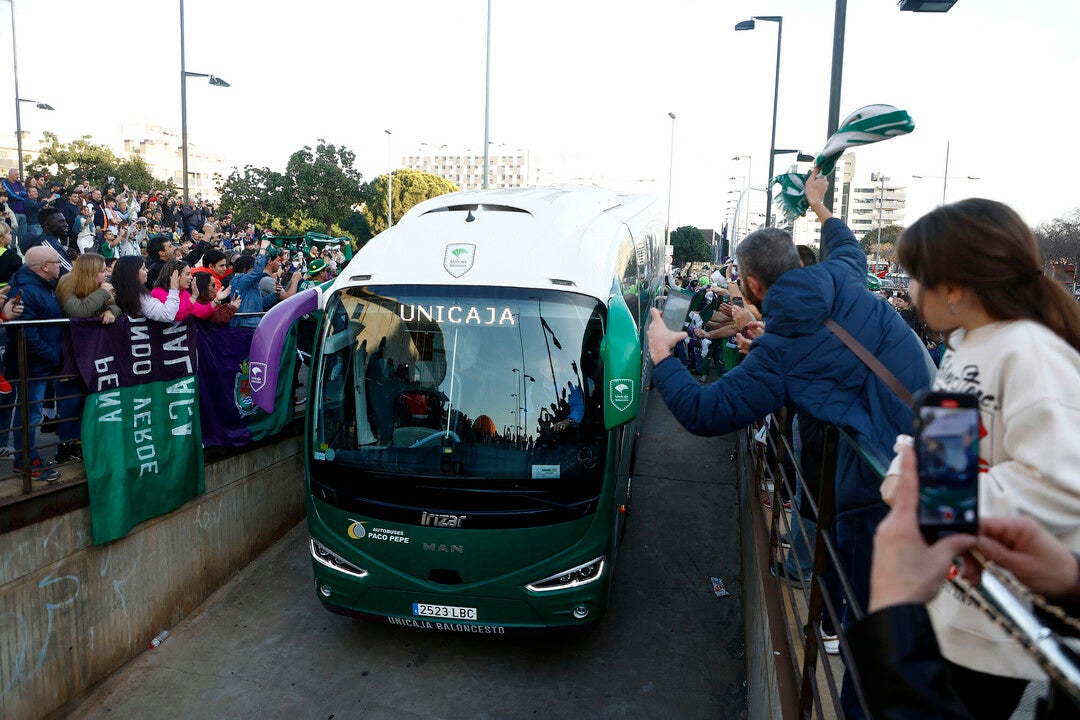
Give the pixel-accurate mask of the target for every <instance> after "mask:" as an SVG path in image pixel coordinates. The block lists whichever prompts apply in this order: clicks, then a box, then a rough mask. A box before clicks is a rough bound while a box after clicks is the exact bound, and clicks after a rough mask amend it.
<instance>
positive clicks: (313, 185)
mask: <svg viewBox="0 0 1080 720" xmlns="http://www.w3.org/2000/svg"><path fill="white" fill-rule="evenodd" d="M354 162H356V153H354V152H353V151H351V150H349V149H348V148H346V147H345V146H344V145H342V146H341V147H340V148H339V147H335V146H334V145H328V144H327V143H326V141H325V140H322V139H320V140H319V142H318V144H317V145H316V146H315V151H314V152H312V150H311V148H310V147H309V146H306V145H305V146H304V148H303V149H302V150H297V151H296V152H294V153H293V154H292V156H291V157H290V158H289V162H288V163H286V165H285V178H286V188H287V192H288V194H289V195H290V196H291V197H290V198H288V199H290V200H291V201H292V203H293V205H294V207H293V208H291V209H292V210H293V212H292V213H289V215H290V216H297V215H299V216H300V217H308V218H312V219H314V220H317V221H318V222H320V223H321V224H322V226H323V228H324V229H323V232H325V233H327V234H330V233H331V229H332V227H331V226H332V225H334V224H335V223H343V222H345V221H346V220H347V219H349V216H350V215H351V214H352V212H353V206H354V205H359V203H360V200H361V193H360V183H361V180H362V179H363V175H361V174H360V171H359V170H357V169H356V168H354V167H353V163H354ZM282 199H283V200H285V198H282Z"/></svg>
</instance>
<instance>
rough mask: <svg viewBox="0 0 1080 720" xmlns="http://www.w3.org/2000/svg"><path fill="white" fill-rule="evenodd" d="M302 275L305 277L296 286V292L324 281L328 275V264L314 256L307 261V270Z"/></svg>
mask: <svg viewBox="0 0 1080 720" xmlns="http://www.w3.org/2000/svg"><path fill="white" fill-rule="evenodd" d="M304 275H305V276H306V277H305V278H304V280H303V281H302V282H301V283H300V285H299V286H298V287H297V292H302V291H304V290H307V289H309V288H313V287H315V286H316V285H321V284H322V283H324V282H326V281H327V280H328V279H329V277H330V266H329V265H327V264H326V261H325V260H323V259H322V258H315V259H314V260H312V261H311V262H310V263H308V267H307V272H306V273H304Z"/></svg>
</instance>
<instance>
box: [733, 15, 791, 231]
mask: <svg viewBox="0 0 1080 720" xmlns="http://www.w3.org/2000/svg"><path fill="white" fill-rule="evenodd" d="M755 20H765V21H767V22H774V23H776V80H775V82H774V83H773V99H772V136H771V138H770V140H769V177H768V178H766V180H765V226H766V227H768V226H770V225H772V178H773V160H774V158H775V154H776V102H777V100H778V99H779V97H780V40H781V36H782V35H783V32H784V18H783V17H781V16H779V15H755V16H754V17H753V18H752V19H750V20H744V21H742V22H741V23H739V24H737V25H736V26H735V29H736V30H753V29H754V21H755Z"/></svg>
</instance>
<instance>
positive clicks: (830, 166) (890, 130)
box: [770, 105, 915, 222]
mask: <svg viewBox="0 0 1080 720" xmlns="http://www.w3.org/2000/svg"><path fill="white" fill-rule="evenodd" d="M914 129H915V122H914V121H913V120H912V119H911V116H910V115H908V114H907V112H905V111H903V110H899V109H897V108H895V107H893V106H892V105H867V106H866V107H862V108H859V109H858V110H856V111H855V112H853V113H851V114H850V115H848V116H847V117H846V118H844V122H842V123H840V128H839V129H838V130H837V131H836V132H834V133H833V134H832V137H830V138H829V141H828V142H827V143H825V149H824V150H822V151H821V153H820V154H819V155H818V156H817V159H816V160H814V164H815V165H816V166H817V167H818V169H819V170H820V172H821V174H822V175H829V174H830V173H832V171H833V170H834V169H835V168H836V161H837V160H839V159H840V156H841V155H843V154H844V153H845V152H847V151H848V150H849V149H850V148H853V147H855V146H857V145H869V144H870V143H876V142H881V141H882V140H888V139H889V138H892V137H896V136H897V135H907V134H908V133H909V132H911V131H912V130H914ZM807 177H809V173H807V174H805V175H800V174H798V173H788V174H786V175H777V176H776V177H774V178H772V180H771V181H770V186H771V185H779V186H780V192H778V193H776V194H775V195H774V197H773V203H774V205H775V210H776V214H777V215H778V216H779V215H783V216H784V218H785V219H786V220H787V221H788V222H793V221H794V220H795V218H798V217H802V216H803V215H804V214H805V213H806V211H807V209H808V208H809V205H807V203H806V195H805V194H804V192H803V187H804V186H805V184H806V178H807Z"/></svg>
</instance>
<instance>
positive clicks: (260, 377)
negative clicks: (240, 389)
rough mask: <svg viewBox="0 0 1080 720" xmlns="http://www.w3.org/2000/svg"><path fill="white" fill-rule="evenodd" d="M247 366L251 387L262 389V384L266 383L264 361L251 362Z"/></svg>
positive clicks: (257, 390) (257, 389) (256, 389)
mask: <svg viewBox="0 0 1080 720" xmlns="http://www.w3.org/2000/svg"><path fill="white" fill-rule="evenodd" d="M249 367H250V370H249V375H250V379H251V389H252V390H254V391H256V392H259V391H260V390H262V388H263V385H265V384H266V363H261V362H253V363H250V366H249Z"/></svg>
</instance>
